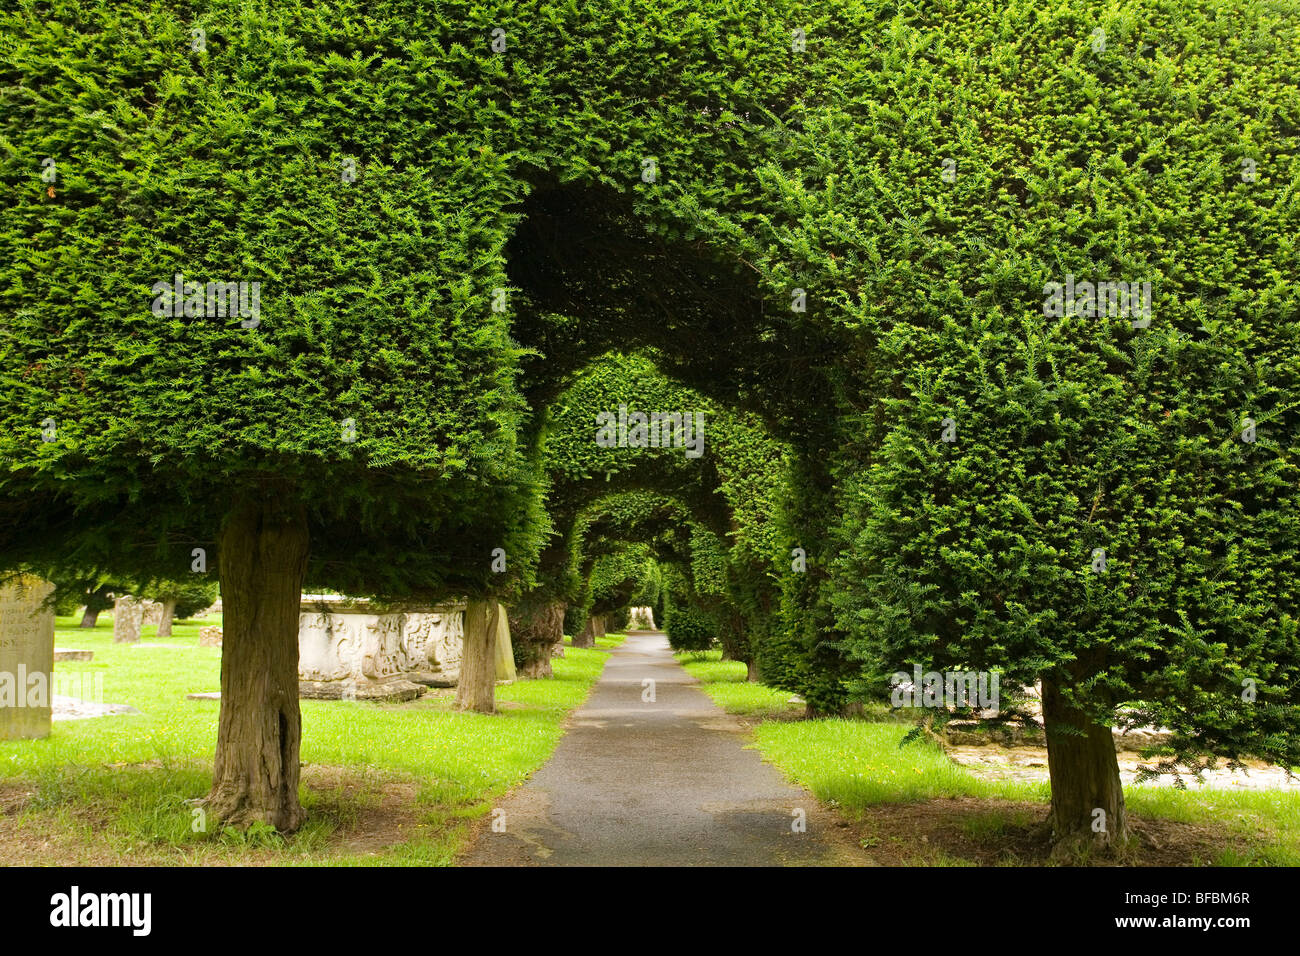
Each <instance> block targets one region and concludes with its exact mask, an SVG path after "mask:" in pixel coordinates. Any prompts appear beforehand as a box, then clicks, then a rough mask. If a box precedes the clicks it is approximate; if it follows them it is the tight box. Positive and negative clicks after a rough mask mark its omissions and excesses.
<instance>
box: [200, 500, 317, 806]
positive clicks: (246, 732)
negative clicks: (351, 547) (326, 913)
mask: <svg viewBox="0 0 1300 956" xmlns="http://www.w3.org/2000/svg"><path fill="white" fill-rule="evenodd" d="M308 546H309V535H308V530H307V517H306V512H305V511H304V509H303V507H302V506H301V505H300V504H297V503H296V502H293V503H287V502H281V501H279V500H277V499H276V498H274V497H263V498H261V499H257V498H250V499H249V500H246V501H243V502H241V503H240V504H239V505H237V506H236V507H235V509H234V511H232V512H231V514H230V515H229V516H228V517H227V519H226V523H225V526H224V527H223V528H222V531H221V535H220V538H219V547H220V558H219V560H220V568H221V601H222V607H223V614H224V620H223V622H222V627H223V633H222V644H223V646H222V650H221V719H220V724H219V727H218V731H217V755H216V764H215V767H214V773H213V781H212V792H211V793H210V794H209V795H208V800H207V808H208V813H209V816H210V817H211V818H214V819H215V821H216V822H218V823H222V824H225V825H227V826H234V827H240V828H243V827H247V826H248V825H249V824H252V823H255V822H261V823H267V824H270V825H271V826H273V827H275V828H276V829H277V830H281V831H292V830H296V829H297V828H298V827H299V826H300V825H301V824H302V820H303V811H302V807H301V805H300V804H299V802H298V780H299V773H300V764H299V757H298V754H299V746H300V744H301V742H302V716H301V713H300V711H299V709H298V613H299V603H300V601H301V598H302V586H303V578H304V576H305V574H306V571H307V554H308Z"/></svg>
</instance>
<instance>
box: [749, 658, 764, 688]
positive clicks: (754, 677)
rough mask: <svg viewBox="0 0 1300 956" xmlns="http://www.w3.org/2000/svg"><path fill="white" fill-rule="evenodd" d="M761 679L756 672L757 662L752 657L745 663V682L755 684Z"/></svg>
mask: <svg viewBox="0 0 1300 956" xmlns="http://www.w3.org/2000/svg"><path fill="white" fill-rule="evenodd" d="M762 679H763V678H762V677H760V676H759V672H758V661H757V660H756V659H755V658H752V657H751V658H750V659H749V660H747V661H745V680H747V681H749V682H750V683H751V684H757V683H759V682H760V681H761V680H762Z"/></svg>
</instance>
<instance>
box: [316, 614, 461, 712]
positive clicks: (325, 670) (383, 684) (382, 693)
mask: <svg viewBox="0 0 1300 956" xmlns="http://www.w3.org/2000/svg"><path fill="white" fill-rule="evenodd" d="M464 610H465V606H464V604H461V603H449V604H442V605H419V604H392V603H382V602H378V601H369V600H365V599H359V598H348V597H342V596H339V595H313V594H306V595H303V599H302V607H301V613H300V615H299V618H298V690H299V693H300V694H301V696H303V697H312V698H317V699H324V700H338V699H343V700H383V701H400V700H412V699H414V698H415V697H418V696H419V695H421V694H423V693H424V692H425V689H426V688H427V687H430V686H441V687H450V686H455V684H456V682H457V681H458V680H459V679H460V658H461V645H462V635H463V634H464V616H465V614H464Z"/></svg>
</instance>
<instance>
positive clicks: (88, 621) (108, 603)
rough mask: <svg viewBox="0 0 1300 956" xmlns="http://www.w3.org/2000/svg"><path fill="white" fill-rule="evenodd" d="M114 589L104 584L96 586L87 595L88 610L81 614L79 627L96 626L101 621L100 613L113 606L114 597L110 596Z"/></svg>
mask: <svg viewBox="0 0 1300 956" xmlns="http://www.w3.org/2000/svg"><path fill="white" fill-rule="evenodd" d="M112 593H113V589H112V588H111V587H109V585H107V584H104V585H101V586H100V587H97V588H95V590H93V591H91V592H90V593H89V594H87V595H86V610H85V611H84V612H83V613H82V615H81V623H80V624H79V625H77V626H78V627H94V626H95V625H96V624H98V623H99V615H100V614H102V613H103V612H104V611H106V610H108V609H109V608H110V607H112V606H113V599H112V598H111V597H109V595H110V594H112Z"/></svg>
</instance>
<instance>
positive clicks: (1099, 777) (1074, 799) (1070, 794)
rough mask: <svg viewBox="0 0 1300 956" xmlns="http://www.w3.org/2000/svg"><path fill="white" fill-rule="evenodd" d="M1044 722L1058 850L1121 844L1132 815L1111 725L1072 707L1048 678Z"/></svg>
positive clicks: (1104, 848) (1057, 852)
mask: <svg viewBox="0 0 1300 956" xmlns="http://www.w3.org/2000/svg"><path fill="white" fill-rule="evenodd" d="M1043 725H1044V729H1045V731H1046V736H1047V769H1048V774H1049V775H1050V777H1051V781H1052V811H1051V815H1050V817H1049V820H1050V823H1051V827H1052V843H1053V845H1054V846H1053V854H1054V855H1057V856H1060V855H1063V854H1068V853H1070V852H1071V851H1072V850H1075V849H1078V850H1086V849H1093V850H1102V851H1110V850H1112V849H1115V848H1118V847H1122V846H1123V844H1124V843H1126V842H1127V840H1128V819H1127V817H1126V815H1125V812H1124V787H1123V784H1122V783H1121V782H1120V778H1119V761H1118V760H1117V759H1116V756H1115V740H1114V737H1113V736H1112V734H1111V729H1110V728H1109V727H1103V726H1100V725H1099V724H1095V723H1093V722H1092V721H1091V720H1090V719H1089V718H1088V717H1087V716H1086V715H1085V714H1083V713H1081V712H1079V711H1078V710H1076V709H1074V708H1073V707H1071V706H1070V705H1069V703H1068V702H1067V701H1066V700H1065V699H1064V698H1063V697H1062V696H1061V691H1060V688H1059V687H1058V686H1057V684H1056V682H1055V681H1051V680H1048V679H1047V678H1044V679H1043ZM1098 811H1103V812H1102V813H1099V812H1098Z"/></svg>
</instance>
